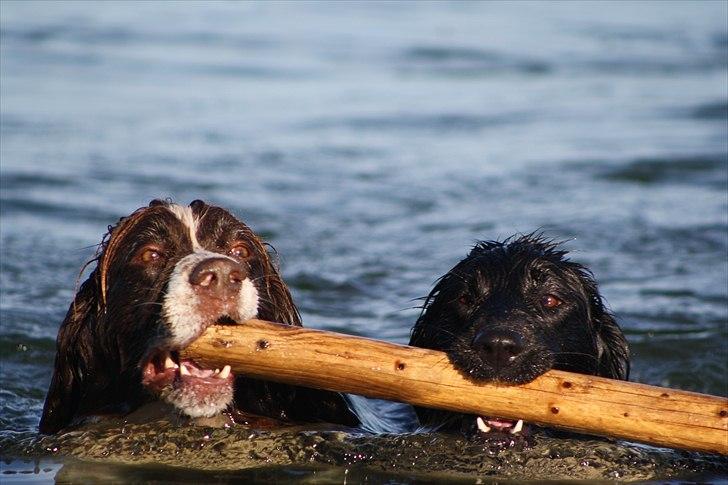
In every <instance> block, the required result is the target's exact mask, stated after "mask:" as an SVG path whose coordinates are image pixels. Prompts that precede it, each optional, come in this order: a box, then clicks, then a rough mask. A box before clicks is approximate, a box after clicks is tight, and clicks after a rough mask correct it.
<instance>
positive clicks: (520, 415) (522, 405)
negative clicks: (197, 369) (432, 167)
mask: <svg viewBox="0 0 728 485" xmlns="http://www.w3.org/2000/svg"><path fill="white" fill-rule="evenodd" d="M183 353H184V354H185V355H186V356H188V357H191V358H193V359H195V360H196V361H197V362H199V363H200V364H202V365H204V366H205V367H208V368H215V367H221V366H223V365H225V364H230V365H231V366H232V369H233V372H236V373H240V374H244V375H247V376H249V377H257V378H261V379H266V380H271V381H278V382H283V383H288V384H297V385H302V386H307V387H315V388H321V389H328V390H331V391H340V392H347V393H352V394H360V395H364V396H369V397H374V398H380V399H387V400H393V401H401V402H406V403H410V404H415V405H418V406H425V407H432V408H439V409H447V410H450V411H457V412H462V413H467V414H474V415H481V416H490V417H500V418H509V419H523V420H524V421H526V422H527V423H529V422H530V423H537V424H540V425H546V426H550V427H557V428H563V429H568V430H572V431H579V432H586V433H591V434H597V435H603V436H609V437H614V438H623V439H627V440H632V441H639V442H643V443H648V444H652V445H658V446H665V447H670V448H683V449H687V450H696V451H706V452H713V453H721V454H724V455H727V454H728V399H726V398H723V397H717V396H709V395H705V394H698V393H694V392H686V391H679V390H675V389H668V388H662V387H655V386H647V385H644V384H636V383H630V382H623V381H616V380H611V379H605V378H601V377H594V376H587V375H582V374H574V373H569V372H561V371H549V372H547V373H546V374H544V375H543V376H541V377H539V378H537V379H536V380H535V381H533V382H531V383H529V384H525V385H522V386H502V385H500V386H499V385H494V384H480V383H474V382H472V381H469V380H468V379H466V378H464V377H463V376H462V375H461V374H460V373H459V372H458V371H456V370H455V369H454V368H453V367H452V366H451V365H450V363H449V361H448V359H447V356H446V355H445V354H444V353H442V352H437V351H433V350H427V349H420V348H415V347H408V346H405V345H396V344H392V343H387V342H381V341H377V340H372V339H367V338H362V337H352V336H346V335H342V334H336V333H332V332H324V331H321V330H313V329H308V328H301V327H292V326H287V325H280V324H276V323H270V322H263V321H260V320H250V321H247V322H245V323H244V324H243V325H237V326H213V327H210V328H208V329H207V331H206V332H205V334H204V335H203V336H202V337H201V338H200V339H198V340H197V341H196V342H195V343H193V344H192V345H191V346H190V347H188V348H187V349H186V350H185V351H184V352H183Z"/></svg>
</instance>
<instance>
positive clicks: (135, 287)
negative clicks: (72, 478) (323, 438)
mask: <svg viewBox="0 0 728 485" xmlns="http://www.w3.org/2000/svg"><path fill="white" fill-rule="evenodd" d="M94 261H95V262H96V267H95V268H94V270H93V272H92V273H91V274H90V276H89V277H88V279H87V280H86V281H85V282H84V283H83V284H82V285H81V287H80V289H79V291H78V293H77V295H76V297H75V299H74V301H73V303H71V306H70V308H69V310H68V313H67V315H66V318H65V320H64V321H63V323H62V325H61V328H60V330H59V333H58V341H57V354H56V360H55V368H54V371H53V377H52V380H51V384H50V388H49V391H48V396H47V397H46V402H45V406H44V409H43V416H42V418H41V421H40V431H41V432H42V433H54V432H56V431H58V430H61V429H63V428H65V427H67V426H70V425H73V424H74V423H76V422H79V421H81V420H83V418H85V417H89V416H99V415H105V414H115V415H119V414H127V413H129V412H132V411H134V410H135V409H138V408H139V407H140V406H142V405H144V404H146V403H148V402H151V401H163V402H166V403H168V404H170V405H172V406H174V408H176V409H177V410H178V411H179V413H180V414H182V415H186V416H190V417H193V418H195V417H210V416H214V415H217V414H219V413H220V412H222V411H225V410H228V409H235V410H239V411H243V412H245V413H253V414H256V415H261V416H266V417H271V418H275V419H279V420H284V421H303V422H314V421H326V422H331V423H338V424H345V425H355V424H356V423H357V419H356V418H355V417H354V415H353V414H352V413H351V412H350V411H349V409H348V407H347V404H346V402H345V400H344V399H343V397H342V396H341V395H339V394H336V393H331V392H326V391H317V390H312V389H305V388H299V387H294V386H288V385H283V384H275V383H271V382H264V381H260V380H256V379H249V378H246V377H244V376H234V375H233V374H231V372H230V367H229V366H224V367H223V368H222V369H204V368H201V367H200V366H199V365H198V364H196V363H195V362H193V361H191V360H181V359H180V356H179V351H180V350H181V349H184V348H185V347H187V346H188V345H189V344H190V343H192V342H194V341H195V340H196V339H197V338H198V337H199V336H200V335H201V334H202V332H203V331H204V330H205V329H206V328H207V327H208V326H210V325H213V324H224V325H229V324H239V323H242V322H243V321H245V320H247V319H250V318H254V317H255V318H260V319H264V320H271V321H275V322H280V323H286V324H289V325H301V319H300V316H299V313H298V310H297V309H296V307H295V305H294V303H293V300H292V298H291V294H290V292H289V290H288V288H287V287H286V285H285V283H284V282H283V280H282V279H281V277H280V275H279V274H278V271H277V270H276V268H275V266H274V264H273V262H272V261H271V258H270V256H269V254H268V252H267V251H266V248H265V246H264V244H263V242H262V241H261V240H260V239H259V238H258V237H257V236H256V235H255V234H254V233H253V231H252V230H251V229H250V228H249V227H248V226H246V225H245V224H243V223H242V222H240V221H239V220H237V219H236V218H235V217H234V216H232V215H231V214H230V213H229V212H227V211H226V210H224V209H222V208H220V207H215V206H210V205H207V204H205V203H204V202H202V201H200V200H196V201H194V202H192V203H191V204H190V205H189V206H181V205H177V204H173V203H170V202H165V201H161V200H154V201H152V202H151V203H150V204H149V206H148V207H143V208H140V209H138V210H136V211H135V212H134V213H132V214H131V215H129V216H128V217H124V218H121V219H120V220H119V222H118V223H117V224H116V225H115V226H109V232H108V233H107V234H106V236H105V237H104V239H103V240H102V242H101V245H100V247H99V252H98V255H97V257H96V258H95V259H94V260H92V261H91V263H93V262H94Z"/></svg>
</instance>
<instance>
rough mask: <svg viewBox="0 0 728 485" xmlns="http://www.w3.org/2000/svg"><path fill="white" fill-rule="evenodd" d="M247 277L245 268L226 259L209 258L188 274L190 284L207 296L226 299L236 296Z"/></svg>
mask: <svg viewBox="0 0 728 485" xmlns="http://www.w3.org/2000/svg"><path fill="white" fill-rule="evenodd" d="M246 276H247V273H246V271H245V268H244V267H243V265H242V264H240V263H238V262H237V261H233V260H232V259H228V258H209V259H206V260H204V261H201V262H200V263H198V264H197V266H195V267H194V269H193V270H192V272H191V273H190V284H191V285H192V287H193V288H195V289H196V290H198V291H203V292H205V293H207V294H208V295H209V296H213V297H217V298H228V297H230V296H233V295H237V294H238V293H239V291H240V286H241V284H242V282H243V280H244V279H245V277H246Z"/></svg>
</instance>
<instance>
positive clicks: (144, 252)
mask: <svg viewBox="0 0 728 485" xmlns="http://www.w3.org/2000/svg"><path fill="white" fill-rule="evenodd" d="M136 259H137V260H138V261H140V262H141V263H142V264H155V263H159V262H160V261H162V260H164V253H163V252H162V249H161V248H160V247H158V246H153V245H150V246H145V247H143V248H142V249H141V250H140V251H139V252H138V253H137V257H136Z"/></svg>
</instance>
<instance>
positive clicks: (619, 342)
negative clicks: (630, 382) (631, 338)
mask: <svg viewBox="0 0 728 485" xmlns="http://www.w3.org/2000/svg"><path fill="white" fill-rule="evenodd" d="M580 277H581V280H582V283H583V285H584V287H585V289H586V293H587V298H588V299H589V316H590V318H591V323H592V325H593V328H594V331H595V332H596V346H597V358H598V368H597V375H599V376H602V377H608V378H610V379H622V380H627V379H628V378H629V346H628V345H627V339H626V338H625V336H624V333H622V329H621V328H619V325H618V324H617V322H616V320H615V319H614V316H613V315H612V314H611V313H610V312H609V310H607V308H606V307H605V305H604V301H603V299H602V296H601V295H600V294H599V290H598V289H597V284H596V282H595V281H594V278H593V277H592V275H591V273H589V272H588V270H584V269H582V271H581V275H580Z"/></svg>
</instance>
